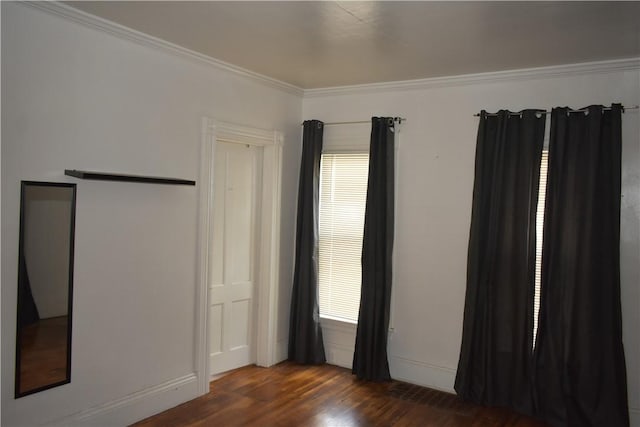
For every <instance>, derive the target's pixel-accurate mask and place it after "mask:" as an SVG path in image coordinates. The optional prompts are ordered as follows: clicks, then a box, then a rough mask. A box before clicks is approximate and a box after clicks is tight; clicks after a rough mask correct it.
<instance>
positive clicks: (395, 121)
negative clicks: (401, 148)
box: [300, 117, 407, 126]
mask: <svg viewBox="0 0 640 427" xmlns="http://www.w3.org/2000/svg"><path fill="white" fill-rule="evenodd" d="M393 121H394V123H398V124H402V122H406V121H407V119H406V118H404V117H393ZM365 123H371V120H358V121H354V122H328V123H325V124H324V125H325V126H339V125H360V124H365ZM302 125H304V123H300V126H302Z"/></svg>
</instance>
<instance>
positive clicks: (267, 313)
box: [195, 117, 283, 394]
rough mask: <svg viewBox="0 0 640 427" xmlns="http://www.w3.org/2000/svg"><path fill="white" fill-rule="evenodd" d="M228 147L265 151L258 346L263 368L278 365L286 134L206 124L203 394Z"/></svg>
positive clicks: (200, 318) (200, 312) (199, 338)
mask: <svg viewBox="0 0 640 427" xmlns="http://www.w3.org/2000/svg"><path fill="white" fill-rule="evenodd" d="M218 141H220V142H228V143H235V144H249V145H253V146H258V147H262V148H263V155H262V159H263V160H262V192H261V193H262V200H261V206H262V209H261V215H260V217H261V218H260V221H261V226H260V233H261V235H260V248H259V255H258V260H259V261H258V262H259V266H260V267H259V273H258V274H259V277H258V283H259V284H260V285H259V287H258V292H257V295H256V297H257V307H258V312H257V321H256V324H257V331H256V334H257V343H256V354H257V364H258V365H259V366H271V365H273V364H275V363H276V362H277V361H278V354H277V353H278V348H277V343H276V325H277V320H278V319H277V314H278V312H277V308H278V292H277V291H278V280H279V266H280V221H281V219H280V217H281V214H280V199H281V194H280V191H281V181H282V146H283V134H282V132H279V131H268V130H262V129H255V128H251V127H246V126H240V125H236V124H232V123H225V122H220V121H216V120H214V119H211V118H208V117H204V118H203V119H202V148H201V165H200V183H201V184H200V196H199V197H200V198H199V222H198V236H199V241H198V267H197V268H198V292H197V301H196V353H195V354H196V361H195V363H196V367H197V373H198V390H199V392H200V393H201V394H205V393H207V392H208V391H209V371H210V367H209V354H208V353H209V352H208V349H209V325H208V300H209V292H208V283H209V280H208V277H209V271H208V259H209V251H210V248H211V247H212V245H213V236H212V232H211V227H212V224H211V222H210V218H211V212H213V188H214V185H213V177H214V173H213V167H214V155H215V144H216V143H217V142H218Z"/></svg>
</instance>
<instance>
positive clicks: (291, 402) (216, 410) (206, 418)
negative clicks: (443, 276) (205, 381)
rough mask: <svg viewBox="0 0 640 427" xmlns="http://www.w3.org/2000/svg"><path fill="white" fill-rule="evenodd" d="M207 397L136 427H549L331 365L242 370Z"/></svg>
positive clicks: (220, 381)
mask: <svg viewBox="0 0 640 427" xmlns="http://www.w3.org/2000/svg"><path fill="white" fill-rule="evenodd" d="M210 390H211V391H210V393H208V394H206V395H204V396H201V397H199V398H197V399H195V400H192V401H189V402H187V403H184V404H182V405H180V406H177V407H175V408H173V409H170V410H168V411H165V412H162V413H160V414H158V415H155V416H153V417H150V418H147V419H146V420H143V421H140V422H139V423H137V424H134V426H137V427H143V426H144V427H149V426H214V425H215V426H225V427H226V426H261V427H262V426H327V427H329V426H341V427H356V426H395V427H401V426H403V427H404V426H416V427H462V426H473V427H481V426H482V427H485V426H486V427H490V426H494V427H497V426H501V427H545V426H546V424H544V423H541V422H539V421H536V420H533V419H531V418H527V417H525V416H522V415H518V414H516V413H514V412H511V411H508V410H505V409H499V408H485V407H482V406H478V405H473V404H470V403H465V402H462V401H461V400H459V399H458V397H457V396H455V395H453V394H449V393H443V392H440V391H436V390H432V389H428V388H424V387H419V386H415V385H412V384H407V383H403V382H399V381H392V382H389V383H382V384H380V383H368V382H363V381H358V380H356V379H355V377H354V376H353V375H351V371H350V370H347V369H344V368H339V367H336V366H331V365H322V366H312V367H308V366H299V365H295V364H293V363H290V362H284V363H281V364H279V365H276V366H274V367H271V368H259V367H256V366H247V367H244V368H240V369H237V370H234V371H231V372H230V373H229V374H227V375H225V376H223V377H222V378H220V379H218V380H215V381H213V382H211V389H210Z"/></svg>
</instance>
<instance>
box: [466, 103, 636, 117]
mask: <svg viewBox="0 0 640 427" xmlns="http://www.w3.org/2000/svg"><path fill="white" fill-rule="evenodd" d="M638 108H640V107H639V106H637V105H634V106H633V107H626V108H625V107H622V112H623V113H624V112H625V110H637V109H638ZM602 110H603V111H608V110H611V107H604V108H603V109H602ZM585 111H589V110H588V108H580V109H578V110H569V113H584V112H585ZM537 112H538V113H540V114H551V111H547V110H538V111H537ZM521 114H522V113H517V112H509V115H510V116H519V115H521ZM485 115H486V116H490V117H495V116H497V115H498V113H487V114H485ZM473 116H474V117H480V113H476V114H474V115H473Z"/></svg>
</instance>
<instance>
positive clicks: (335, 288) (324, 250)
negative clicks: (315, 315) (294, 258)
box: [319, 153, 369, 322]
mask: <svg viewBox="0 0 640 427" xmlns="http://www.w3.org/2000/svg"><path fill="white" fill-rule="evenodd" d="M368 172H369V155H368V154H362V153H361V154H343V153H341V154H323V155H322V163H321V168H320V224H319V225H320V227H319V268H320V272H319V288H320V289H319V294H320V301H319V305H320V315H321V316H323V317H331V318H336V319H338V320H343V321H350V322H357V321H358V310H359V307H360V286H361V277H362V270H361V262H360V260H361V257H362V237H363V232H364V211H365V204H366V200H367V178H368Z"/></svg>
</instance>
